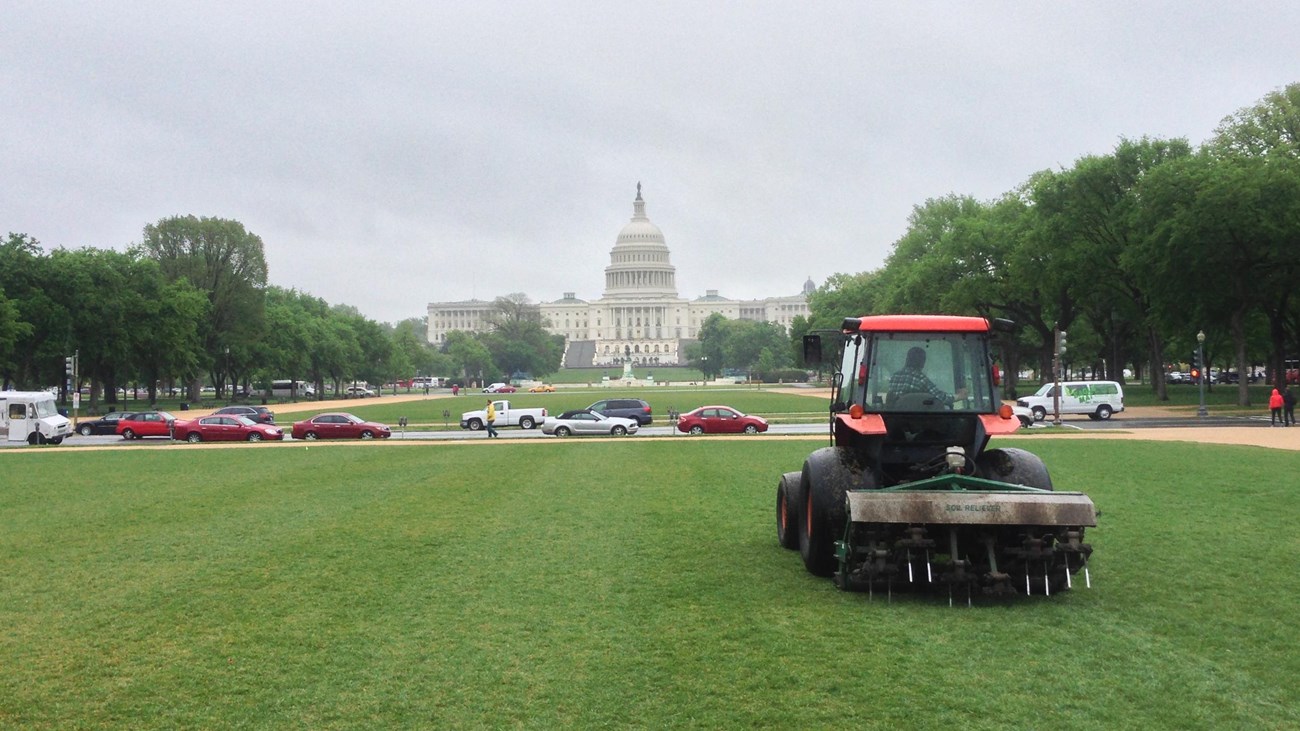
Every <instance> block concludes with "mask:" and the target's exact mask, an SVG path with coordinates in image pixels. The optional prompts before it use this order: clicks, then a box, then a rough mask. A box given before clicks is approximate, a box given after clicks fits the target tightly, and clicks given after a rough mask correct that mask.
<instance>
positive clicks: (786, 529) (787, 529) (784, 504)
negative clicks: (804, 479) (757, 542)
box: [776, 472, 799, 551]
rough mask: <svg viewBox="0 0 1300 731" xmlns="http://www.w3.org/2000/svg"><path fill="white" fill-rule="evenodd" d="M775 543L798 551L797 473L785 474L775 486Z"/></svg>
mask: <svg viewBox="0 0 1300 731" xmlns="http://www.w3.org/2000/svg"><path fill="white" fill-rule="evenodd" d="M776 542H777V543H779V544H781V547H782V548H788V549H790V550H792V551H795V550H798V549H799V473H798V472H787V473H785V474H784V475H781V480H780V481H779V482H777V484H776Z"/></svg>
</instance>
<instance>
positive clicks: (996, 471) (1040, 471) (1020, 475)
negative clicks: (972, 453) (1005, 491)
mask: <svg viewBox="0 0 1300 731" xmlns="http://www.w3.org/2000/svg"><path fill="white" fill-rule="evenodd" d="M975 466H976V468H977V470H978V473H979V475H980V476H981V477H983V478H985V479H988V480H997V481H998V482H1006V483H1009V484H1012V485H1025V486H1027V487H1037V488H1039V489H1040V490H1051V489H1052V477H1051V475H1049V474H1048V473H1047V466H1046V465H1044V464H1043V460H1041V459H1039V458H1038V455H1036V454H1034V453H1033V452H1026V451H1025V450H1023V449H1016V448H1014V447H1003V448H1001V449H990V450H988V451H986V452H985V453H984V454H981V455H980V457H979V459H978V460H976V461H975Z"/></svg>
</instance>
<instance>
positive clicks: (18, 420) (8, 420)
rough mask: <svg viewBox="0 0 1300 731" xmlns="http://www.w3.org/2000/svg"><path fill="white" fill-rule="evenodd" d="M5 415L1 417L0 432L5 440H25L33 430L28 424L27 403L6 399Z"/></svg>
mask: <svg viewBox="0 0 1300 731" xmlns="http://www.w3.org/2000/svg"><path fill="white" fill-rule="evenodd" d="M0 404H3V405H4V417H3V418H0V433H3V435H4V438H5V441H10V442H25V441H27V435H28V434H30V433H31V430H30V429H29V428H28V425H27V411H28V409H27V404H25V403H23V402H21V401H4V402H0Z"/></svg>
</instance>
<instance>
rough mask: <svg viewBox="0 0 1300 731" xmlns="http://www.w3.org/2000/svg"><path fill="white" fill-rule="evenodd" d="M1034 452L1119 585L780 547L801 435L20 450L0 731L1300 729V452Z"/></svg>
mask: <svg viewBox="0 0 1300 731" xmlns="http://www.w3.org/2000/svg"><path fill="white" fill-rule="evenodd" d="M1012 443H1017V442H1012ZM1018 443H1020V444H1024V445H1027V446H1029V447H1030V448H1032V449H1033V450H1034V451H1035V452H1037V453H1039V454H1040V455H1042V456H1043V458H1044V459H1045V460H1046V461H1047V463H1048V465H1049V466H1050V467H1051V469H1052V471H1053V475H1054V478H1055V481H1056V483H1057V488H1058V489H1080V490H1085V491H1086V492H1088V493H1089V494H1090V495H1091V496H1092V497H1093V499H1094V500H1095V502H1096V503H1097V505H1098V507H1099V508H1100V510H1101V511H1102V516H1101V519H1100V520H1101V526H1100V527H1099V528H1097V529H1095V530H1093V531H1092V532H1091V533H1090V534H1089V538H1090V540H1091V542H1092V543H1093V545H1094V546H1095V548H1096V553H1095V555H1094V560H1093V563H1092V570H1093V587H1094V588H1093V589H1091V590H1085V589H1082V588H1079V589H1076V590H1075V591H1073V592H1070V593H1068V594H1064V595H1059V596H1053V597H1051V598H1043V597H1031V598H1028V599H1021V600H1019V601H1014V602H984V603H977V605H976V606H975V608H973V609H967V608H965V607H964V606H962V607H959V608H955V609H950V608H949V607H948V604H947V600H946V597H935V598H925V597H915V596H909V597H897V596H896V597H895V598H894V601H893V602H892V603H889V602H886V601H885V600H884V598H883V597H881V596H879V595H877V597H876V599H875V601H872V602H869V601H868V599H867V597H866V595H863V594H849V593H842V592H840V591H838V590H836V589H835V588H834V587H833V586H832V585H831V583H830V581H828V580H824V579H817V578H814V577H812V576H810V575H808V574H806V573H805V572H804V570H803V567H802V564H801V563H800V561H799V558H798V555H797V553H794V552H790V551H786V550H783V549H781V548H780V547H779V546H778V545H777V543H776V539H775V529H774V518H773V501H774V492H775V486H776V481H777V479H778V476H779V475H780V473H781V472H783V471H786V470H792V469H797V468H798V466H799V465H800V463H801V461H802V459H803V457H804V456H805V455H806V454H807V453H808V452H809V451H810V449H812V448H813V447H815V446H816V443H814V442H808V441H785V440H772V439H764V440H758V439H745V440H736V441H723V442H717V441H677V442H674V441H671V440H650V439H642V440H638V439H635V438H634V439H624V440H604V441H587V442H565V443H559V444H557V443H536V444H531V443H513V444H512V443H475V444H469V445H454V444H434V443H430V444H420V445H403V444H382V445H369V446H363V445H355V444H337V445H312V446H311V448H310V449H306V448H303V447H299V446H272V445H267V446H265V447H255V448H234V449H179V448H174V449H173V448H164V449H159V450H146V449H120V450H110V451H90V450H67V449H65V450H24V451H23V452H22V453H12V454H3V455H0V470H3V473H4V474H5V476H6V477H7V478H8V479H5V480H4V481H3V483H0V577H3V578H0V628H2V629H0V667H3V668H4V672H3V673H0V727H3V728H24V729H26V728H45V729H67V728H82V729H93V728H159V729H172V728H239V727H253V728H265V727H277V728H278V727H292V728H312V729H321V728H325V729H329V728H501V727H518V728H595V727H614V728H625V727H635V728H701V729H714V728H831V727H850V728H870V727H880V728H934V729H954V728H961V729H980V728H989V729H993V728H998V729H1001V728H1069V729H1092V728H1095V729H1114V728H1162V729H1194V728H1200V729H1220V728H1234V729H1235V728H1296V727H1298V726H1300V690H1298V689H1297V685H1296V683H1295V678H1296V677H1300V656H1298V655H1297V653H1295V652H1294V644H1295V643H1294V641H1293V640H1292V638H1291V635H1292V633H1293V631H1294V627H1295V626H1296V624H1297V619H1300V610H1298V609H1297V607H1296V597H1297V596H1300V591H1298V590H1300V579H1297V572H1296V571H1295V570H1294V568H1293V567H1292V566H1291V565H1290V563H1289V561H1290V559H1291V557H1293V556H1295V555H1296V554H1297V551H1298V549H1300V539H1298V538H1297V537H1296V536H1297V532H1296V526H1295V518H1296V516H1297V514H1298V513H1300V511H1297V509H1296V507H1297V489H1296V484H1295V479H1294V475H1295V474H1296V470H1297V468H1300V455H1297V454H1295V453H1289V452H1279V451H1269V450H1264V449H1253V448H1241V447H1235V448H1234V447H1218V446H1213V445H1184V444H1152V443H1142V442H1124V441H1087V442H1067V441H1049V440H1044V439H1033V440H1022V441H1020V442H1018ZM19 476H23V477H24V479H15V478H17V477H19Z"/></svg>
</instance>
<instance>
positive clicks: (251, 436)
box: [248, 431, 262, 442]
mask: <svg viewBox="0 0 1300 731" xmlns="http://www.w3.org/2000/svg"><path fill="white" fill-rule="evenodd" d="M248 441H250V442H260V441H262V433H261V432H256V431H250V432H249V433H248Z"/></svg>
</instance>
